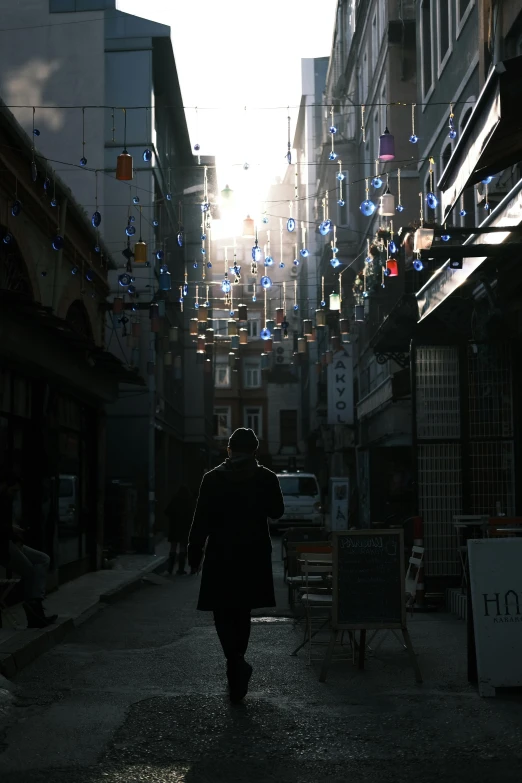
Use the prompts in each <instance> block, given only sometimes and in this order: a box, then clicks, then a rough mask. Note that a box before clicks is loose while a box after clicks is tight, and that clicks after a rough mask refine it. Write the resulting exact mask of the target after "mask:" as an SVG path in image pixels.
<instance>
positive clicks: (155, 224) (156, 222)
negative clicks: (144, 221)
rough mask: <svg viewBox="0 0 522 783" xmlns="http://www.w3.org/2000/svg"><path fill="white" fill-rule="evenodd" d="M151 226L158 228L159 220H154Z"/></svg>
mask: <svg viewBox="0 0 522 783" xmlns="http://www.w3.org/2000/svg"><path fill="white" fill-rule="evenodd" d="M152 225H153V226H154V228H157V227H158V226H159V220H156V218H154V220H153V221H152Z"/></svg>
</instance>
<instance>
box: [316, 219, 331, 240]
mask: <svg viewBox="0 0 522 783" xmlns="http://www.w3.org/2000/svg"><path fill="white" fill-rule="evenodd" d="M331 230H332V221H331V220H323V222H322V223H321V225H320V226H319V233H320V234H321V236H323V237H325V236H326V235H327V234H329V233H330V231H331Z"/></svg>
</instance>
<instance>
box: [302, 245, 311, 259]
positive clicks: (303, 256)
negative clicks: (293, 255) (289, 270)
mask: <svg viewBox="0 0 522 783" xmlns="http://www.w3.org/2000/svg"><path fill="white" fill-rule="evenodd" d="M299 253H300V255H301V258H308V256H309V255H310V251H309V250H308V248H307V247H303V249H302V250H300V251H299Z"/></svg>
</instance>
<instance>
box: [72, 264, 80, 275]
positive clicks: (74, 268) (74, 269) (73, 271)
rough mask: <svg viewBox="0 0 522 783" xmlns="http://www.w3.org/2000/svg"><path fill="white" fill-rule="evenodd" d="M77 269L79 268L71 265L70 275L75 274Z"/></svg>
mask: <svg viewBox="0 0 522 783" xmlns="http://www.w3.org/2000/svg"><path fill="white" fill-rule="evenodd" d="M79 271H80V270H79V269H78V267H77V266H73V268H72V269H71V275H77V274H78V272H79Z"/></svg>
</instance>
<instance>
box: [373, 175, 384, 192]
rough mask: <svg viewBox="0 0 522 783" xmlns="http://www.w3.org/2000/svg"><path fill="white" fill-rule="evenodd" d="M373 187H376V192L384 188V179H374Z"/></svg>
mask: <svg viewBox="0 0 522 783" xmlns="http://www.w3.org/2000/svg"><path fill="white" fill-rule="evenodd" d="M372 187H374V188H375V189H376V190H379V188H382V179H381V178H380V177H374V178H373V179H372Z"/></svg>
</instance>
